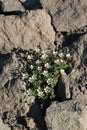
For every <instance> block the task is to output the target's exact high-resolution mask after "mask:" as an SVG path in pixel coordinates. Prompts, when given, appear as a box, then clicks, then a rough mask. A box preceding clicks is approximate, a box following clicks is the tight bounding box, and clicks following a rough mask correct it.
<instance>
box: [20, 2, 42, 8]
mask: <svg viewBox="0 0 87 130" xmlns="http://www.w3.org/2000/svg"><path fill="white" fill-rule="evenodd" d="M19 1H20V2H21V4H22V6H23V7H24V8H25V10H35V9H42V6H41V3H40V1H39V0H26V1H25V2H22V1H21V0H19Z"/></svg>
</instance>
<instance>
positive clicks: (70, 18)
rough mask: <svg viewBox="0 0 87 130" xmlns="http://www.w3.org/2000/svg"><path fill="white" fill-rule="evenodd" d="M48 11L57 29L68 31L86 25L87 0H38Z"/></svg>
mask: <svg viewBox="0 0 87 130" xmlns="http://www.w3.org/2000/svg"><path fill="white" fill-rule="evenodd" d="M40 2H41V4H42V6H43V8H44V9H45V10H47V12H49V13H50V15H51V17H52V21H53V25H54V26H55V28H56V30H57V31H69V30H73V29H76V28H79V27H81V26H83V25H87V0H68V1H67V0H54V1H53V0H49V1H48V0H40Z"/></svg>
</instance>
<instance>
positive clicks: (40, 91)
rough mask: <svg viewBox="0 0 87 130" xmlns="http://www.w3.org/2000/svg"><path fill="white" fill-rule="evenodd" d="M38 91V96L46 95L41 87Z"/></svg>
mask: <svg viewBox="0 0 87 130" xmlns="http://www.w3.org/2000/svg"><path fill="white" fill-rule="evenodd" d="M37 93H38V96H39V97H41V98H42V97H43V96H44V92H43V91H42V90H41V88H40V87H38V89H37Z"/></svg>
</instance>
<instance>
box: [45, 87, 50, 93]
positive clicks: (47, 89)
mask: <svg viewBox="0 0 87 130" xmlns="http://www.w3.org/2000/svg"><path fill="white" fill-rule="evenodd" d="M44 91H45V93H46V94H48V93H50V87H49V86H46V87H45V88H44Z"/></svg>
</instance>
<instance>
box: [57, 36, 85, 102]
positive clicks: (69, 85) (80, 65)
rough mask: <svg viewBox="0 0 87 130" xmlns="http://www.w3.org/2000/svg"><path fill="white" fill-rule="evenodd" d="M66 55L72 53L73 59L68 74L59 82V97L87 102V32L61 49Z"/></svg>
mask: <svg viewBox="0 0 87 130" xmlns="http://www.w3.org/2000/svg"><path fill="white" fill-rule="evenodd" d="M60 52H63V53H64V54H65V55H66V54H67V53H70V55H71V61H70V62H69V69H68V70H67V71H66V73H67V74H66V75H62V76H61V77H60V78H59V82H58V87H57V91H58V98H59V99H60V100H65V99H66V98H68V99H77V100H80V101H81V102H83V103H87V80H86V79H87V54H86V53H87V34H85V35H82V36H81V37H79V38H77V39H76V41H74V42H71V43H70V44H67V41H66V46H65V47H64V46H63V47H62V49H60Z"/></svg>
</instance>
